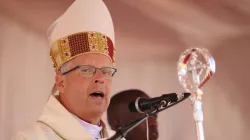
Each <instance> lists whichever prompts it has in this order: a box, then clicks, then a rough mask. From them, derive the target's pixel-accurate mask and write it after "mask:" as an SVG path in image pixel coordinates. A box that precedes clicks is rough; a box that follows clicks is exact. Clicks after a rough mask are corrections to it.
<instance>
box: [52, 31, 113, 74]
mask: <svg viewBox="0 0 250 140" xmlns="http://www.w3.org/2000/svg"><path fill="white" fill-rule="evenodd" d="M85 53H100V54H104V55H106V56H109V58H110V59H111V61H112V63H113V65H114V62H115V57H114V54H115V46H114V45H113V42H112V41H111V39H110V38H109V37H107V36H106V35H104V34H101V33H99V32H81V33H76V34H72V35H69V36H66V37H64V38H61V39H59V40H56V41H55V42H53V43H52V44H51V49H50V56H51V59H52V61H53V65H54V68H55V70H58V69H59V68H60V67H61V65H62V64H64V63H65V62H67V61H69V60H71V59H73V58H75V57H76V56H78V55H81V54H85Z"/></svg>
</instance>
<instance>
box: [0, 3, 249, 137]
mask: <svg viewBox="0 0 250 140" xmlns="http://www.w3.org/2000/svg"><path fill="white" fill-rule="evenodd" d="M72 2H73V0H0V140H8V139H10V138H11V135H13V133H15V132H17V131H18V130H20V129H22V128H24V127H25V126H27V125H29V124H31V123H33V122H34V121H35V120H36V119H37V118H38V116H39V115H40V113H41V112H42V109H43V105H44V104H45V103H46V101H47V99H48V97H49V94H50V90H51V88H52V85H53V81H54V71H53V67H52V62H51V60H50V57H49V46H48V41H47V37H46V30H47V27H48V26H49V25H50V24H51V23H52V22H53V21H54V20H55V19H57V17H58V16H60V15H61V14H62V13H63V12H64V11H65V10H66V8H67V7H68V6H69V5H70V4H71V3H72ZM105 2H106V4H107V6H108V8H109V9H110V12H111V15H112V17H113V21H114V25H115V31H116V46H117V54H116V62H117V63H116V65H117V68H118V70H119V72H118V73H117V75H116V77H115V78H114V84H113V93H116V92H119V91H121V90H124V89H131V88H137V89H141V90H143V91H145V92H146V93H148V94H149V95H150V96H151V97H155V96H160V95H161V94H165V93H170V92H178V93H181V92H184V90H183V88H182V87H181V85H180V84H179V81H178V77H177V67H176V66H177V61H178V59H179V56H180V54H181V53H182V52H183V51H184V50H185V49H187V48H191V47H205V48H207V49H208V50H209V51H210V52H211V53H212V55H213V56H214V58H215V61H216V73H215V75H214V76H213V78H212V79H211V80H210V81H209V82H208V83H207V84H206V85H205V88H204V92H205V95H204V98H203V111H204V130H205V136H206V139H207V140H249V137H250V133H249V130H250V108H249V106H250V102H249V101H248V99H249V98H250V94H249V91H250V86H249V79H250V74H249V69H250V56H249V52H250V47H249V45H250V1H248V0H238V1H235V0H199V1H197V0H105ZM105 118H106V116H105V117H104V119H105ZM158 122H159V124H160V126H159V129H160V137H159V140H195V139H196V133H195V124H194V122H193V118H192V108H191V105H190V101H189V100H186V101H184V102H182V103H181V104H178V105H176V106H174V107H172V108H170V109H168V110H166V111H164V112H162V113H161V114H160V115H159V118H158Z"/></svg>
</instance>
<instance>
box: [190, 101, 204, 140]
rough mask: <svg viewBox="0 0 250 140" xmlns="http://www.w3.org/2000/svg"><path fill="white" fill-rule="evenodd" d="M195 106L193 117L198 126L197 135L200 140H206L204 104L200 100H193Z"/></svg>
mask: <svg viewBox="0 0 250 140" xmlns="http://www.w3.org/2000/svg"><path fill="white" fill-rule="evenodd" d="M194 98H195V97H194ZM191 101H192V106H193V117H194V121H195V125H196V135H197V139H198V140H205V138H204V130H203V112H202V102H201V100H199V99H197V98H196V99H191Z"/></svg>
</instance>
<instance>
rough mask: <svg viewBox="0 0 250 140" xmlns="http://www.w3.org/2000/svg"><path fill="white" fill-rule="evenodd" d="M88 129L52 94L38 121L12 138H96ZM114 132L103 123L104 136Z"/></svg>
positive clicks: (89, 139)
mask: <svg viewBox="0 0 250 140" xmlns="http://www.w3.org/2000/svg"><path fill="white" fill-rule="evenodd" d="M87 129H88V128H86V127H84V125H82V123H81V122H80V121H79V119H77V118H76V117H75V116H74V115H72V114H71V113H70V112H69V111H68V110H67V109H66V108H65V107H64V106H63V105H62V104H61V103H60V102H59V101H58V100H57V99H56V98H55V97H54V96H52V95H51V96H50V98H49V100H48V102H47V103H46V105H45V107H44V111H43V113H42V115H41V116H40V118H39V119H38V121H37V122H35V123H34V124H33V125H31V126H30V127H28V128H26V129H24V130H22V131H20V132H18V133H17V134H16V135H15V136H14V137H13V139H12V140H96V138H95V137H94V136H92V135H91V133H90V132H89V131H87ZM114 134H115V132H114V131H112V130H107V128H106V126H105V124H104V123H103V125H102V130H101V136H102V138H103V139H104V138H109V137H111V136H113V135H114Z"/></svg>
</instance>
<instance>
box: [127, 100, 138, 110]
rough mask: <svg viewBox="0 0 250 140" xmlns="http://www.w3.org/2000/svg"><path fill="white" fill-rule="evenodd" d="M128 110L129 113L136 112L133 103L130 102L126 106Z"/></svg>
mask: <svg viewBox="0 0 250 140" xmlns="http://www.w3.org/2000/svg"><path fill="white" fill-rule="evenodd" d="M128 109H129V111H130V112H138V111H137V110H136V107H135V102H130V103H129V105H128Z"/></svg>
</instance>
